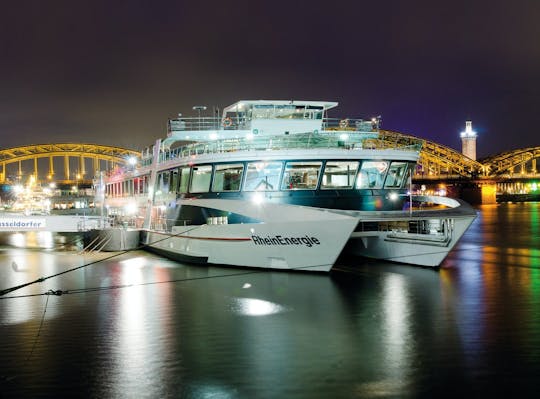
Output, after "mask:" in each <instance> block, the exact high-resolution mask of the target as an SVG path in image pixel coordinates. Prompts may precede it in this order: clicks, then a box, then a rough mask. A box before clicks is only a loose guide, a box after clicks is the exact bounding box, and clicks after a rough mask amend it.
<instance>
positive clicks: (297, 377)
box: [0, 203, 540, 398]
mask: <svg viewBox="0 0 540 399" xmlns="http://www.w3.org/2000/svg"><path fill="white" fill-rule="evenodd" d="M539 206H540V204H532V203H531V204H503V205H498V206H482V207H481V208H479V210H480V213H479V217H478V219H477V220H476V221H475V222H474V224H473V225H472V226H471V228H470V229H469V231H468V232H467V233H466V235H465V236H464V237H463V239H462V241H461V242H460V243H459V244H458V246H457V247H456V248H455V250H454V251H453V252H452V253H451V254H450V256H449V257H448V259H447V260H446V261H445V262H444V264H443V265H442V267H441V269H440V270H438V271H435V270H431V269H422V268H416V267H409V266H403V265H396V264H387V263H380V262H367V261H358V260H356V261H351V260H346V261H343V263H342V264H341V265H340V268H341V269H342V271H338V272H334V273H332V274H329V275H326V274H309V273H294V272H293V273H287V272H270V271H260V270H254V271H251V270H246V269H233V268H229V269H225V268H213V267H212V268H207V267H201V266H186V265H181V264H178V263H175V262H171V261H167V260H164V259H161V258H158V257H156V256H154V255H150V254H147V253H144V252H139V251H138V252H136V253H132V254H129V255H122V256H121V257H119V258H117V259H111V260H107V261H104V262H102V263H98V264H96V265H92V266H91V267H88V268H84V269H80V270H77V271H75V272H72V273H68V274H65V275H62V276H59V277H57V278H55V279H50V280H47V281H45V282H44V283H42V284H40V285H33V286H31V287H28V288H24V289H22V290H20V291H18V292H17V294H20V295H25V294H32V293H41V292H45V291H47V290H48V289H55V290H57V289H62V290H74V289H79V288H83V287H86V288H92V289H93V290H92V291H89V292H86V293H78V294H72V295H69V294H67V295H63V296H61V297H50V298H49V304H48V307H47V311H46V315H45V316H46V317H45V323H44V325H43V328H42V330H41V334H40V336H39V340H38V344H37V345H36V349H35V351H34V353H33V355H32V359H31V361H27V360H26V358H27V357H28V354H29V353H30V350H31V347H32V344H33V342H34V340H35V337H36V334H37V332H38V329H39V323H40V320H41V316H42V314H43V310H44V304H45V298H44V297H42V296H38V297H26V298H18V299H5V300H0V322H1V324H0V329H1V330H0V334H1V336H2V349H1V353H0V355H1V356H2V359H3V360H4V361H3V362H0V388H1V390H0V391H1V392H7V393H8V394H9V396H14V397H18V396H27V397H32V396H41V397H47V396H54V397H57V396H73V395H76V394H77V393H79V392H85V393H87V396H91V397H120V398H122V397H152V398H153V397H186V398H201V397H203V398H204V397H209V398H276V397H286V398H294V397H298V398H328V397H344V398H345V397H346V398H349V397H361V398H372V397H373V398H379V397H445V396H448V397H450V396H453V397H459V396H464V397H465V396H472V395H482V396H485V395H487V394H489V393H493V394H496V395H504V394H510V393H511V394H512V396H514V397H532V396H533V395H534V394H535V393H536V390H537V389H538V388H540V386H539V382H538V378H537V376H538V375H540V312H538V309H540V274H539V273H540V270H539V267H540V264H539V259H540V252H539V249H538V248H540V245H539V244H540V237H539V230H538V211H539V209H538V208H539ZM57 241H58V240H57V239H54V238H53V242H57ZM97 256H98V255H93V256H90V255H86V256H81V255H77V252H76V251H73V250H72V251H64V252H62V251H50V250H48V251H40V250H37V249H34V250H30V251H29V250H23V249H20V248H13V247H6V246H4V247H2V250H1V251H0V281H1V286H0V288H5V287H10V286H14V285H17V284H23V283H25V282H27V281H30V280H33V279H36V278H39V277H40V276H44V275H50V274H54V273H57V272H59V271H62V270H67V269H69V268H71V267H74V266H78V265H82V264H84V263H85V262H89V261H92V260H94V259H95V257H97ZM99 256H102V257H103V256H104V255H99ZM235 275H236V276H235ZM113 286H127V287H125V288H122V289H107V288H108V287H113ZM98 289H100V290H98ZM23 382H24V383H23ZM531 392H532V393H531Z"/></svg>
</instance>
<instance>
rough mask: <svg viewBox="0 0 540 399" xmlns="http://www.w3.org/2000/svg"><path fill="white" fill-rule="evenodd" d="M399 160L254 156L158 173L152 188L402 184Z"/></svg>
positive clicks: (217, 189) (208, 189)
mask: <svg viewBox="0 0 540 399" xmlns="http://www.w3.org/2000/svg"><path fill="white" fill-rule="evenodd" d="M410 167H412V166H409V163H407V162H404V161H393V162H390V161H384V160H370V161H363V162H359V161H326V162H323V161H287V162H283V161H257V162H245V163H244V162H237V163H228V164H213V165H212V164H204V165H194V166H191V167H190V166H185V167H180V168H175V169H172V170H167V171H163V172H160V173H158V176H157V181H156V193H174V192H176V193H206V192H234V191H240V190H242V191H279V190H283V191H290V190H316V189H321V190H332V189H333V190H336V189H339V190H343V189H353V188H355V189H381V188H394V189H396V188H402V187H404V185H406V182H407V179H406V176H407V173H408V170H409V169H410Z"/></svg>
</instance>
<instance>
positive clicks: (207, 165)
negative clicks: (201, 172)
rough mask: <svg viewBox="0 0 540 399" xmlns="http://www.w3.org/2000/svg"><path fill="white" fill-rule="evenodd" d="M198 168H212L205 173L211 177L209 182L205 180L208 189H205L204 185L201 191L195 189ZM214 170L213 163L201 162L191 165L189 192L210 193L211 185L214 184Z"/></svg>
mask: <svg viewBox="0 0 540 399" xmlns="http://www.w3.org/2000/svg"><path fill="white" fill-rule="evenodd" d="M196 168H210V172H208V173H205V175H209V176H210V179H208V182H204V184H205V185H206V189H204V188H203V187H204V186H201V190H200V191H195V190H193V183H194V181H195V171H196ZM213 172H214V167H213V165H212V164H201V165H193V166H192V167H191V178H190V179H189V192H190V193H193V194H200V193H208V192H210V186H211V185H212V173H213Z"/></svg>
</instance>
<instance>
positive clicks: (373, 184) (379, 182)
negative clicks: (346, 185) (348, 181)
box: [354, 159, 390, 190]
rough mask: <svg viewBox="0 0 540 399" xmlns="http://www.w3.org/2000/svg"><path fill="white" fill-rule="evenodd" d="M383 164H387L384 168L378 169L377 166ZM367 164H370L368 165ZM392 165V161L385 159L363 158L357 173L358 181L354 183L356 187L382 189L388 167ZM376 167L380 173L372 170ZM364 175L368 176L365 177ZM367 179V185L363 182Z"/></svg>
mask: <svg viewBox="0 0 540 399" xmlns="http://www.w3.org/2000/svg"><path fill="white" fill-rule="evenodd" d="M382 164H385V166H384V169H383V170H380V171H379V170H378V168H377V166H378V165H380V166H379V167H382ZM366 165H369V166H367V167H366ZM389 166H390V161H388V160H385V159H369V160H363V161H362V165H361V166H360V168H359V169H358V173H357V174H356V182H355V184H354V188H355V189H357V190H363V189H374V190H377V189H382V188H383V186H384V180H385V179H386V174H387V172H388V168H389ZM373 168H375V169H376V170H377V171H378V173H373V172H371V170H372V169H373ZM363 176H366V177H365V178H364V177H363ZM364 180H365V181H367V185H364V184H362V185H361V186H360V185H359V184H361V183H362V182H363V181H364Z"/></svg>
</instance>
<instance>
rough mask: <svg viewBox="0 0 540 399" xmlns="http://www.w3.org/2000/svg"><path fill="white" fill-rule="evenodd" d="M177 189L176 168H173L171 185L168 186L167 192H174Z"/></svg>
mask: <svg viewBox="0 0 540 399" xmlns="http://www.w3.org/2000/svg"><path fill="white" fill-rule="evenodd" d="M177 189H178V169H173V170H172V171H171V187H170V191H169V192H171V193H176V190H177Z"/></svg>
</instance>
